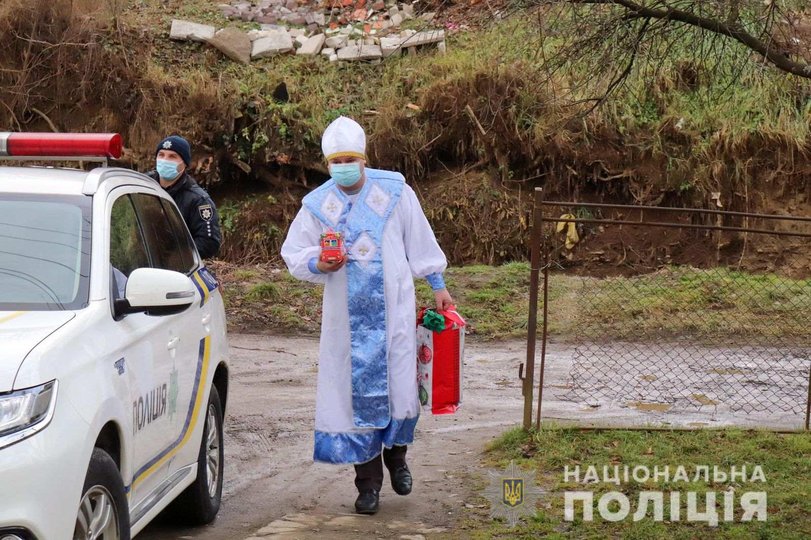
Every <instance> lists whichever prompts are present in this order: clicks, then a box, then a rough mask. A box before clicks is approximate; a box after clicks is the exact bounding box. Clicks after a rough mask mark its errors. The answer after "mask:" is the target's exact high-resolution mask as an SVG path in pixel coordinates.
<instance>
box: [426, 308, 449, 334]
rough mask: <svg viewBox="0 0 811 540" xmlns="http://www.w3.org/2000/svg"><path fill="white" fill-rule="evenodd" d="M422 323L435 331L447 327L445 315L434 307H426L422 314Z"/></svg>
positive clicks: (440, 330)
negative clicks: (433, 308)
mask: <svg viewBox="0 0 811 540" xmlns="http://www.w3.org/2000/svg"><path fill="white" fill-rule="evenodd" d="M422 325H423V326H424V327H425V328H427V329H428V330H431V331H433V332H442V331H443V330H444V329H445V316H444V315H440V314H439V313H437V312H436V311H434V310H432V309H426V310H425V313H423V315H422Z"/></svg>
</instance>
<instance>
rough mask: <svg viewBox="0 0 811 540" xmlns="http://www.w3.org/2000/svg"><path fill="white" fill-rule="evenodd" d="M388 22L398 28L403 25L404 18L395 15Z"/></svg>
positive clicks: (397, 14)
mask: <svg viewBox="0 0 811 540" xmlns="http://www.w3.org/2000/svg"><path fill="white" fill-rule="evenodd" d="M390 20H391V24H392V25H393V26H400V25H401V24H403V21H404V20H405V18H404V17H403V16H402V15H400V14H399V13H395V14H394V15H393V16H392V17H391V19H390Z"/></svg>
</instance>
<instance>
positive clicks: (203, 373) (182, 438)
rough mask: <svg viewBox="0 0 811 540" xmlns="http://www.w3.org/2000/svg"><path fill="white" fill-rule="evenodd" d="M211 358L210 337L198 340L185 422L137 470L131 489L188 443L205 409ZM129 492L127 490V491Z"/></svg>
mask: <svg viewBox="0 0 811 540" xmlns="http://www.w3.org/2000/svg"><path fill="white" fill-rule="evenodd" d="M210 358H211V336H208V337H205V338H203V339H201V340H200V349H199V354H198V358H197V372H196V374H195V376H194V390H193V392H192V396H191V400H190V401H189V410H188V412H187V413H186V421H185V422H184V424H183V429H182V430H181V431H180V435H178V437H177V439H176V440H175V441H174V442H173V443H172V444H170V445H169V446H168V447H167V448H165V449H164V450H163V451H161V452H160V453H159V454H158V455H157V456H155V457H154V458H152V459H150V460H149V461H148V462H147V463H146V464H145V465H144V466H143V467H141V468H140V469H138V471H136V473H135V474H134V475H133V477H132V486H131V487H132V488H134V487H135V486H137V485H138V484H140V483H141V482H143V481H144V480H145V479H146V478H147V477H148V476H149V475H151V474H152V473H154V472H155V471H157V470H158V469H159V468H160V467H161V465H163V464H164V463H166V462H167V461H168V460H169V459H171V458H172V456H174V455H175V454H177V452H178V451H179V450H180V448H182V447H183V445H184V444H186V443H187V442H189V439H190V438H191V434H192V433H193V432H194V428H195V426H196V425H197V419H198V418H199V417H200V416H201V414H200V409H201V408H204V407H205V404H204V403H203V400H205V399H206V396H205V392H204V391H203V390H204V389H205V384H206V380H207V379H208V377H207V375H208V363H209V360H210ZM128 491H129V489H128Z"/></svg>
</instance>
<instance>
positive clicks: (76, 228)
mask: <svg viewBox="0 0 811 540" xmlns="http://www.w3.org/2000/svg"><path fill="white" fill-rule="evenodd" d="M89 274H90V197H84V196H54V195H47V196H35V195H23V196H18V195H9V194H0V311H17V310H34V311H45V310H47V311H53V310H72V309H81V308H83V307H85V306H86V305H87V300H88V286H89Z"/></svg>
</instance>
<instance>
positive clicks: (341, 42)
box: [324, 36, 348, 49]
mask: <svg viewBox="0 0 811 540" xmlns="http://www.w3.org/2000/svg"><path fill="white" fill-rule="evenodd" d="M347 41H348V40H347V37H346V36H333V37H328V38H327V39H326V41H325V42H324V45H326V46H327V47H330V48H332V49H340V48H341V47H346V44H347Z"/></svg>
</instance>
